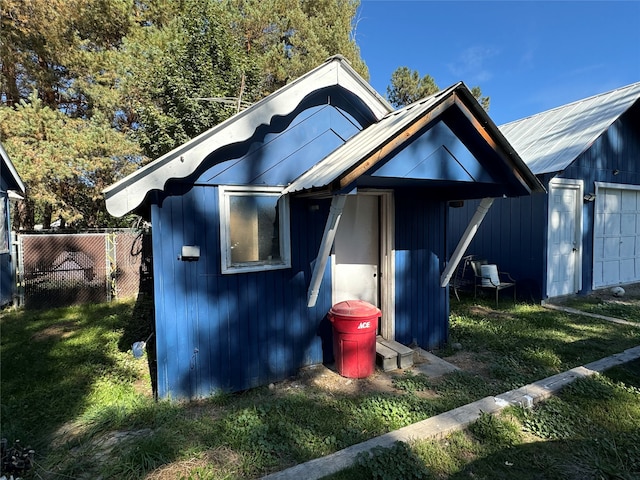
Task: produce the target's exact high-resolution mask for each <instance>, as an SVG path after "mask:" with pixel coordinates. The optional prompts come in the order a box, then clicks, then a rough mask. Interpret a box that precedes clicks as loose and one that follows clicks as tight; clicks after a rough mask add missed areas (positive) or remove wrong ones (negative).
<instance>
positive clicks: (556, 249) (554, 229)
mask: <svg viewBox="0 0 640 480" xmlns="http://www.w3.org/2000/svg"><path fill="white" fill-rule="evenodd" d="M582 195H583V194H582V182H580V181H576V180H562V179H554V180H552V181H551V183H550V184H549V227H548V229H549V230H548V239H547V296H548V297H558V296H561V295H569V294H572V293H576V292H578V291H579V290H580V288H581V286H582V285H581V284H582V271H581V268H580V266H581V260H582V236H581V232H582V202H581V200H582Z"/></svg>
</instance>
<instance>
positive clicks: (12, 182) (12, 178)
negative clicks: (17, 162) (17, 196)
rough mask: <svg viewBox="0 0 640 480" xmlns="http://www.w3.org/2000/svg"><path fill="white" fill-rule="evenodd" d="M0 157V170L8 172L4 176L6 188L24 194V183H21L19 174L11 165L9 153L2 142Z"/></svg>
mask: <svg viewBox="0 0 640 480" xmlns="http://www.w3.org/2000/svg"><path fill="white" fill-rule="evenodd" d="M0 157H1V158H2V170H3V171H7V172H9V175H5V176H4V177H5V181H6V182H7V186H8V188H7V190H13V191H16V192H19V193H23V194H24V193H25V187H24V183H22V179H21V178H20V175H18V171H17V170H16V167H15V166H14V165H13V162H12V161H11V159H10V158H9V155H8V154H7V152H6V150H5V149H4V147H3V146H2V144H0Z"/></svg>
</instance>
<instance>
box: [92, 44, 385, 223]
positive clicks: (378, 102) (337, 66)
mask: <svg viewBox="0 0 640 480" xmlns="http://www.w3.org/2000/svg"><path fill="white" fill-rule="evenodd" d="M332 86H340V87H342V88H344V89H346V90H347V91H349V92H351V93H353V94H354V95H356V96H357V97H358V98H359V99H360V100H362V102H363V103H364V104H365V105H366V106H367V107H368V108H369V109H370V110H371V112H372V114H373V116H374V117H375V118H376V119H377V120H379V119H381V118H382V117H384V116H385V115H386V114H387V113H389V112H390V111H392V110H393V108H392V107H391V105H389V103H388V102H387V101H386V100H385V99H384V98H383V97H382V96H380V94H378V93H377V92H376V91H375V90H374V89H373V88H372V87H371V86H370V85H369V84H368V83H367V82H366V81H365V80H364V79H363V78H362V77H361V76H360V75H359V74H358V73H357V72H356V71H355V70H354V69H353V68H352V67H351V66H350V65H349V63H348V62H347V61H346V59H344V58H343V57H342V56H334V57H331V58H329V59H327V61H326V62H325V63H323V64H322V65H320V66H319V67H317V68H315V69H313V70H311V71H310V72H308V73H307V74H305V75H303V76H301V77H299V78H298V79H296V80H294V81H293V82H291V83H289V84H288V85H285V86H284V87H282V88H280V89H279V90H277V91H276V92H274V93H272V94H271V95H269V96H267V97H265V98H263V99H262V100H260V101H259V102H257V103H255V104H254V105H253V106H251V107H249V108H248V109H246V110H244V111H242V112H240V113H238V114H236V115H234V116H233V117H230V118H229V119H227V120H225V121H224V122H222V123H220V124H219V125H216V126H215V127H213V128H211V129H209V130H207V131H206V132H204V133H202V134H201V135H199V136H197V137H195V138H194V139H192V140H190V141H188V142H186V143H185V144H183V145H181V146H179V147H178V148H176V149H174V150H172V151H171V152H169V153H167V154H165V155H163V156H162V157H160V158H158V159H156V160H154V161H153V162H151V163H149V164H148V165H146V166H144V167H142V168H141V169H139V170H137V171H136V172H134V173H132V174H131V175H129V176H127V177H125V178H124V179H122V180H120V181H119V182H117V183H115V184H113V185H111V186H109V187H108V188H106V189H105V190H103V193H104V195H105V199H106V205H107V210H108V211H109V213H110V214H112V215H114V216H116V217H121V216H123V215H125V214H126V213H128V212H131V211H132V210H135V209H136V208H138V207H139V206H140V205H142V203H143V202H144V200H145V198H146V197H147V195H148V194H149V193H150V192H151V191H153V190H163V189H164V188H165V185H166V183H167V181H168V180H170V179H176V178H185V177H187V176H189V175H191V174H192V173H193V172H195V171H196V169H197V168H198V167H199V166H200V164H201V163H202V161H203V160H204V159H205V158H206V157H207V156H209V155H210V154H211V153H212V152H215V151H216V150H218V149H220V148H222V147H225V146H227V145H231V144H234V143H239V142H243V141H246V140H248V139H250V138H251V137H252V136H253V134H254V133H255V131H256V129H257V128H258V127H259V126H260V125H267V124H269V123H270V122H271V119H272V118H273V117H275V116H284V115H288V114H290V113H291V112H293V111H294V110H295V109H296V108H297V106H298V105H299V104H300V103H301V102H302V101H303V100H304V98H305V97H307V96H308V95H310V94H311V93H313V92H315V91H318V90H320V89H323V88H327V87H332Z"/></svg>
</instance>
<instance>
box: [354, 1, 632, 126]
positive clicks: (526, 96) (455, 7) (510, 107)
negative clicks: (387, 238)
mask: <svg viewBox="0 0 640 480" xmlns="http://www.w3.org/2000/svg"><path fill="white" fill-rule="evenodd" d="M356 21H357V24H356V28H355V35H356V42H357V44H358V46H359V47H360V53H361V56H362V58H363V59H364V61H365V63H366V64H367V66H368V67H369V75H370V83H371V85H372V86H373V87H374V88H375V89H376V90H377V91H378V92H380V93H381V94H382V95H385V96H386V91H387V85H389V83H390V79H391V74H392V72H393V71H394V70H395V69H396V68H398V67H400V66H406V67H409V68H410V69H411V70H417V71H418V72H419V73H420V76H424V75H426V74H429V75H431V76H432V77H433V78H434V79H435V81H436V83H437V84H438V86H439V87H440V88H446V87H448V86H449V85H452V84H454V83H456V82H458V81H460V80H462V81H464V82H465V83H466V84H467V86H469V87H470V88H471V87H473V86H476V85H477V86H479V87H480V88H481V89H482V93H483V94H484V95H487V96H489V97H490V98H491V105H490V109H489V115H490V116H491V118H492V119H493V121H494V122H495V123H496V124H498V125H501V124H503V123H506V122H510V121H512V120H518V119H520V118H524V117H526V116H529V115H533V114H535V113H538V112H542V111H544V110H548V109H550V108H554V107H557V106H559V105H564V104H566V103H570V102H573V101H575V100H579V99H582V98H586V97H589V96H591V95H596V94H598V93H602V92H606V91H609V90H613V89H615V88H618V87H621V86H625V85H629V84H631V83H635V82H640V0H626V1H589V0H583V1H535V2H533V1H531V2H529V1H481V0H476V1H453V0H449V1H427V0H412V1H409V0H407V1H400V0H361V4H360V8H359V11H358V15H357V20H356Z"/></svg>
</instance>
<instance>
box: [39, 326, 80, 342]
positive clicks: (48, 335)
mask: <svg viewBox="0 0 640 480" xmlns="http://www.w3.org/2000/svg"><path fill="white" fill-rule="evenodd" d="M76 330H77V325H76V323H75V322H71V321H69V322H60V323H56V324H55V325H51V326H50V327H47V328H45V329H42V330H40V331H39V332H37V333H34V334H33V335H32V336H31V340H32V341H34V342H45V341H48V340H60V339H62V338H69V337H70V336H71V335H73V334H74V333H75V331H76Z"/></svg>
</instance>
